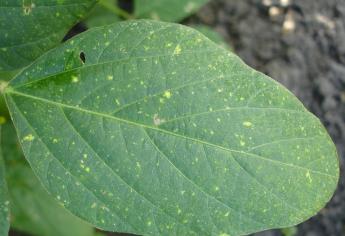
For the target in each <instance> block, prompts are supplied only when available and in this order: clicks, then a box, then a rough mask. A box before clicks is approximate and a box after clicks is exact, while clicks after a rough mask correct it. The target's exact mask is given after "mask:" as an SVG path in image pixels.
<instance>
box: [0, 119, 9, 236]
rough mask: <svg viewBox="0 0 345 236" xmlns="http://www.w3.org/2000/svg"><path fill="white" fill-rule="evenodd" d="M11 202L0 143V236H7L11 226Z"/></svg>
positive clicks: (0, 126)
mask: <svg viewBox="0 0 345 236" xmlns="http://www.w3.org/2000/svg"><path fill="white" fill-rule="evenodd" d="M1 128H2V125H0V132H1ZM0 141H1V137H0ZM9 204H10V202H9V199H8V190H7V184H6V180H5V165H4V160H3V159H2V149H1V145H0V236H7V235H8V230H9V228H10V224H9V219H10V215H9Z"/></svg>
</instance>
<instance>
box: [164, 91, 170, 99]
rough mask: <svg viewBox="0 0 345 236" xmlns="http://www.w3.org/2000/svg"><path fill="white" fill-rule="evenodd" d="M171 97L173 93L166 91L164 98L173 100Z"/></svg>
mask: <svg viewBox="0 0 345 236" xmlns="http://www.w3.org/2000/svg"><path fill="white" fill-rule="evenodd" d="M171 96H172V95H171V92H170V91H169V90H167V91H165V92H164V94H163V97H165V98H167V99H169V98H171Z"/></svg>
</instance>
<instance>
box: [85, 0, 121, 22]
mask: <svg viewBox="0 0 345 236" xmlns="http://www.w3.org/2000/svg"><path fill="white" fill-rule="evenodd" d="M116 3H117V1H114V0H103V1H102V4H100V3H99V4H97V5H96V6H95V7H94V8H93V9H92V11H91V12H90V14H89V15H88V17H87V18H86V20H85V21H84V22H85V24H86V26H87V27H88V28H92V27H98V26H103V25H109V24H112V23H116V22H118V21H121V19H120V17H119V16H118V15H117V14H116V12H114V11H112V10H110V9H116V8H115V4H116ZM105 6H114V8H111V7H110V8H109V7H105Z"/></svg>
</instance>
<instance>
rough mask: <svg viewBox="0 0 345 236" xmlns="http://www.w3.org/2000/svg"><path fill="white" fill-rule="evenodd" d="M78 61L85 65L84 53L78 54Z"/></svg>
mask: <svg viewBox="0 0 345 236" xmlns="http://www.w3.org/2000/svg"><path fill="white" fill-rule="evenodd" d="M79 57H80V60H81V61H82V62H83V63H85V53H84V52H80V54H79Z"/></svg>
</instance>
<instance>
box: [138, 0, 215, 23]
mask: <svg viewBox="0 0 345 236" xmlns="http://www.w3.org/2000/svg"><path fill="white" fill-rule="evenodd" d="M208 1H209V0H174V1H170V0H135V1H134V15H135V17H137V18H150V19H154V20H162V21H171V22H178V21H181V20H183V19H184V18H186V17H187V16H189V15H191V14H193V13H195V12H196V11H197V10H199V8H200V7H202V6H203V5H205V4H206V3H207V2H208Z"/></svg>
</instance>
